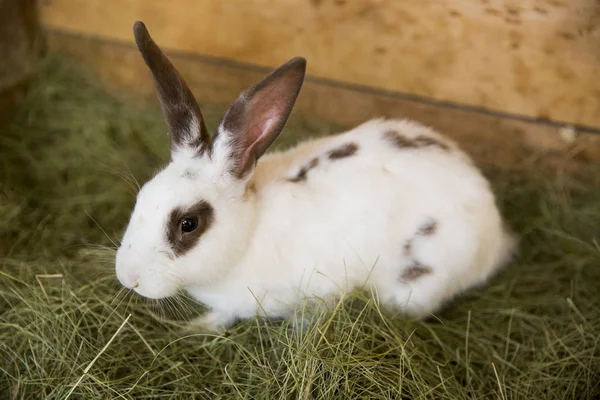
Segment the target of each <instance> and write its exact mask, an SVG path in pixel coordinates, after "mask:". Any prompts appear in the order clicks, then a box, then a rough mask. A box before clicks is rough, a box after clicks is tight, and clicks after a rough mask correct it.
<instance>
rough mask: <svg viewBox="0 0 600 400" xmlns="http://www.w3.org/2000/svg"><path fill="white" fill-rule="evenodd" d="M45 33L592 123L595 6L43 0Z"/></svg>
mask: <svg viewBox="0 0 600 400" xmlns="http://www.w3.org/2000/svg"><path fill="white" fill-rule="evenodd" d="M41 11H42V17H43V21H44V22H45V24H46V25H47V26H48V27H52V28H58V29H64V30H68V31H71V32H77V33H82V34H87V35H96V36H101V37H106V38H111V39H118V40H122V41H126V42H131V41H132V40H133V37H132V33H131V27H132V24H133V22H134V21H135V20H137V19H139V20H143V21H144V22H145V23H146V24H147V26H148V28H149V29H150V32H151V34H152V35H153V36H154V38H155V39H156V41H157V42H158V43H159V44H160V45H161V46H163V47H165V48H169V49H174V50H180V51H185V52H191V53H197V54H205V55H210V56H217V57H225V58H229V59H233V60H238V61H243V62H249V63H253V64H258V65H262V66H269V67H274V66H276V65H279V64H281V63H283V62H284V61H286V60H287V59H289V58H291V57H293V56H296V55H301V56H304V57H306V58H307V59H308V73H309V74H310V75H312V76H316V77H323V78H328V79H333V80H337V81H342V82H349V83H353V84H360V85H366V86H370V87H374V88H380V89H385V90H391V91H398V92H405V93H410V94H414V95H418V96H425V97H430V98H434V99H439V100H445V101H451V102H458V103H463V104H468V105H473V106H480V107H485V108H488V109H492V110H499V111H504V112H509V113H514V114H520V115H525V116H530V117H536V118H549V119H553V120H556V121H564V122H568V123H573V124H583V125H589V126H594V127H600V73H599V69H598V67H597V66H598V65H599V63H600V2H598V1H596V0H458V1H453V2H450V1H446V2H441V1H437V0H420V1H414V0H364V1H350V0H348V1H346V0H287V1H280V2H273V1H270V0H220V1H214V0H174V1H171V2H167V1H163V0H51V1H43V2H42V3H41Z"/></svg>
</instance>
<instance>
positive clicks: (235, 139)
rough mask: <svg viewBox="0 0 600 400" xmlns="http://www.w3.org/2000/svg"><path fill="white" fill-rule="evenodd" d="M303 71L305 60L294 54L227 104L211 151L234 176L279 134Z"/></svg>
mask: <svg viewBox="0 0 600 400" xmlns="http://www.w3.org/2000/svg"><path fill="white" fill-rule="evenodd" d="M305 71H306V60H305V59H303V58H300V57H296V58H293V59H291V60H289V61H288V62H286V63H285V64H283V65H282V66H280V67H279V68H277V69H276V70H275V71H273V72H272V73H271V74H270V75H269V76H267V77H266V78H265V79H263V80H262V81H260V82H259V83H257V84H256V85H254V86H252V87H251V88H249V89H248V90H246V91H244V92H243V93H242V94H241V95H240V96H239V97H238V98H237V100H235V101H234V102H233V104H232V105H231V106H230V107H229V109H228V110H227V112H226V113H225V115H224V116H223V119H222V120H221V123H220V124H219V129H218V131H217V135H216V136H215V138H214V139H213V144H212V151H213V153H214V154H215V156H216V158H217V159H221V160H223V162H225V164H226V165H225V167H226V169H227V170H228V172H229V173H230V174H232V175H233V176H234V177H236V178H243V177H245V176H246V175H247V174H248V173H249V172H251V171H252V170H253V168H254V166H255V164H256V161H257V160H258V159H259V158H260V156H262V155H263V153H264V152H265V151H266V150H267V149H268V147H269V146H270V145H271V144H272V143H273V141H275V139H276V138H277V136H279V134H280V133H281V131H282V129H283V127H284V125H285V123H286V121H287V119H288V117H289V116H290V113H291V111H292V108H293V107H294V104H295V102H296V98H297V97H298V94H299V93H300V87H301V86H302V82H303V81H304V74H305Z"/></svg>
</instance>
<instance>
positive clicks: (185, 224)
mask: <svg viewBox="0 0 600 400" xmlns="http://www.w3.org/2000/svg"><path fill="white" fill-rule="evenodd" d="M197 227H198V218H197V217H186V218H184V219H182V220H181V232H183V233H190V232H193V231H194V230H195V229H196V228H197Z"/></svg>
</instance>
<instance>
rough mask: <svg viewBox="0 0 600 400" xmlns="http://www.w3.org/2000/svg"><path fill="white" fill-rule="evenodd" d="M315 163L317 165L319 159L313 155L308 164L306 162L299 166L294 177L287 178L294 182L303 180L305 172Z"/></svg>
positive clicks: (314, 165)
mask: <svg viewBox="0 0 600 400" xmlns="http://www.w3.org/2000/svg"><path fill="white" fill-rule="evenodd" d="M317 165H319V159H318V158H316V157H315V158H313V159H312V160H310V162H309V163H308V164H306V165H304V166H303V167H302V168H300V170H299V171H298V173H297V174H296V176H295V177H293V178H289V179H288V180H289V181H290V182H294V183H297V182H302V181H305V180H306V174H308V171H310V170H311V169H313V168H314V167H316V166H317Z"/></svg>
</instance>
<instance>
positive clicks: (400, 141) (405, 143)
mask: <svg viewBox="0 0 600 400" xmlns="http://www.w3.org/2000/svg"><path fill="white" fill-rule="evenodd" d="M383 137H384V138H385V140H387V141H389V142H390V143H392V144H393V145H394V146H396V147H398V148H399V149H414V148H415V147H417V144H416V143H415V142H414V141H413V140H410V139H409V138H407V137H406V136H404V135H400V134H399V133H398V132H396V131H385V132H384V133H383Z"/></svg>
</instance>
